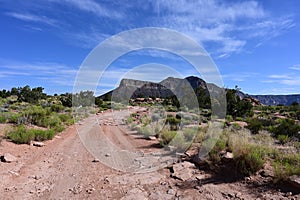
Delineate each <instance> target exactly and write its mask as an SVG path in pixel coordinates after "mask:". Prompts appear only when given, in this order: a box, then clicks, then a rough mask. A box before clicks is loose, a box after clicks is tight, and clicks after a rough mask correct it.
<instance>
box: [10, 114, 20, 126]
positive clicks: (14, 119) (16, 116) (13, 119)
mask: <svg viewBox="0 0 300 200" xmlns="http://www.w3.org/2000/svg"><path fill="white" fill-rule="evenodd" d="M20 117H21V116H20V115H19V114H12V115H11V116H10V117H9V118H8V122H9V123H14V124H18V123H19V118H20Z"/></svg>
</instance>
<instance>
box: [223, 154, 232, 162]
mask: <svg viewBox="0 0 300 200" xmlns="http://www.w3.org/2000/svg"><path fill="white" fill-rule="evenodd" d="M223 158H225V159H227V160H231V159H233V153H231V152H226V153H225V154H224V155H223Z"/></svg>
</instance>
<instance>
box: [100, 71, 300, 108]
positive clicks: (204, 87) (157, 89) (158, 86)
mask: <svg viewBox="0 0 300 200" xmlns="http://www.w3.org/2000/svg"><path fill="white" fill-rule="evenodd" d="M188 89H192V90H194V91H195V93H196V95H197V96H198V97H199V96H201V97H202V96H203V95H205V94H207V95H208V89H209V90H210V91H214V92H218V91H220V88H219V87H218V86H216V85H215V84H212V83H206V82H205V81H204V80H203V79H201V78H199V77H196V76H188V77H186V78H184V79H181V78H174V77H168V78H166V79H164V80H162V81H161V82H159V83H154V82H149V81H141V80H133V79H122V80H121V82H120V85H119V86H118V87H117V88H116V89H114V90H111V91H109V92H107V93H105V94H103V95H101V96H100V98H101V99H103V100H110V99H111V98H112V97H113V99H114V100H122V99H130V98H138V97H144V98H149V97H156V98H167V97H171V96H173V95H175V94H174V93H176V96H183V95H184V94H183V93H182V91H185V90H188ZM211 95H213V94H211ZM237 95H238V96H239V97H241V99H244V98H253V99H257V100H259V102H260V103H261V104H263V105H279V104H282V105H290V104H291V103H293V102H298V103H299V104H300V94H293V95H248V94H245V93H243V92H241V91H238V93H237Z"/></svg>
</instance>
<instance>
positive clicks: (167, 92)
mask: <svg viewBox="0 0 300 200" xmlns="http://www.w3.org/2000/svg"><path fill="white" fill-rule="evenodd" d="M196 88H201V89H203V90H207V85H206V83H205V81H203V80H202V79H200V78H198V77H187V78H185V79H180V78H173V77H169V78H167V79H165V80H163V81H161V82H160V83H153V82H147V81H140V80H132V79H123V80H122V81H121V82H120V85H119V87H117V88H116V89H114V90H113V91H110V92H108V93H106V94H104V95H102V96H101V98H102V99H106V100H107V99H110V97H111V98H112V99H113V100H116V101H122V100H129V99H130V98H138V97H144V98H149V97H157V98H167V97H171V96H173V95H176V96H177V97H179V98H180V97H183V96H188V95H191V94H194V90H195V89H196Z"/></svg>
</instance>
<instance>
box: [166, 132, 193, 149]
mask: <svg viewBox="0 0 300 200" xmlns="http://www.w3.org/2000/svg"><path fill="white" fill-rule="evenodd" d="M169 145H171V146H174V147H176V151H177V152H184V151H185V150H187V149H188V148H189V147H190V145H191V142H189V141H186V139H185V137H184V136H183V134H181V133H177V134H176V135H175V136H174V137H173V139H172V140H171V141H170V142H169Z"/></svg>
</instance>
